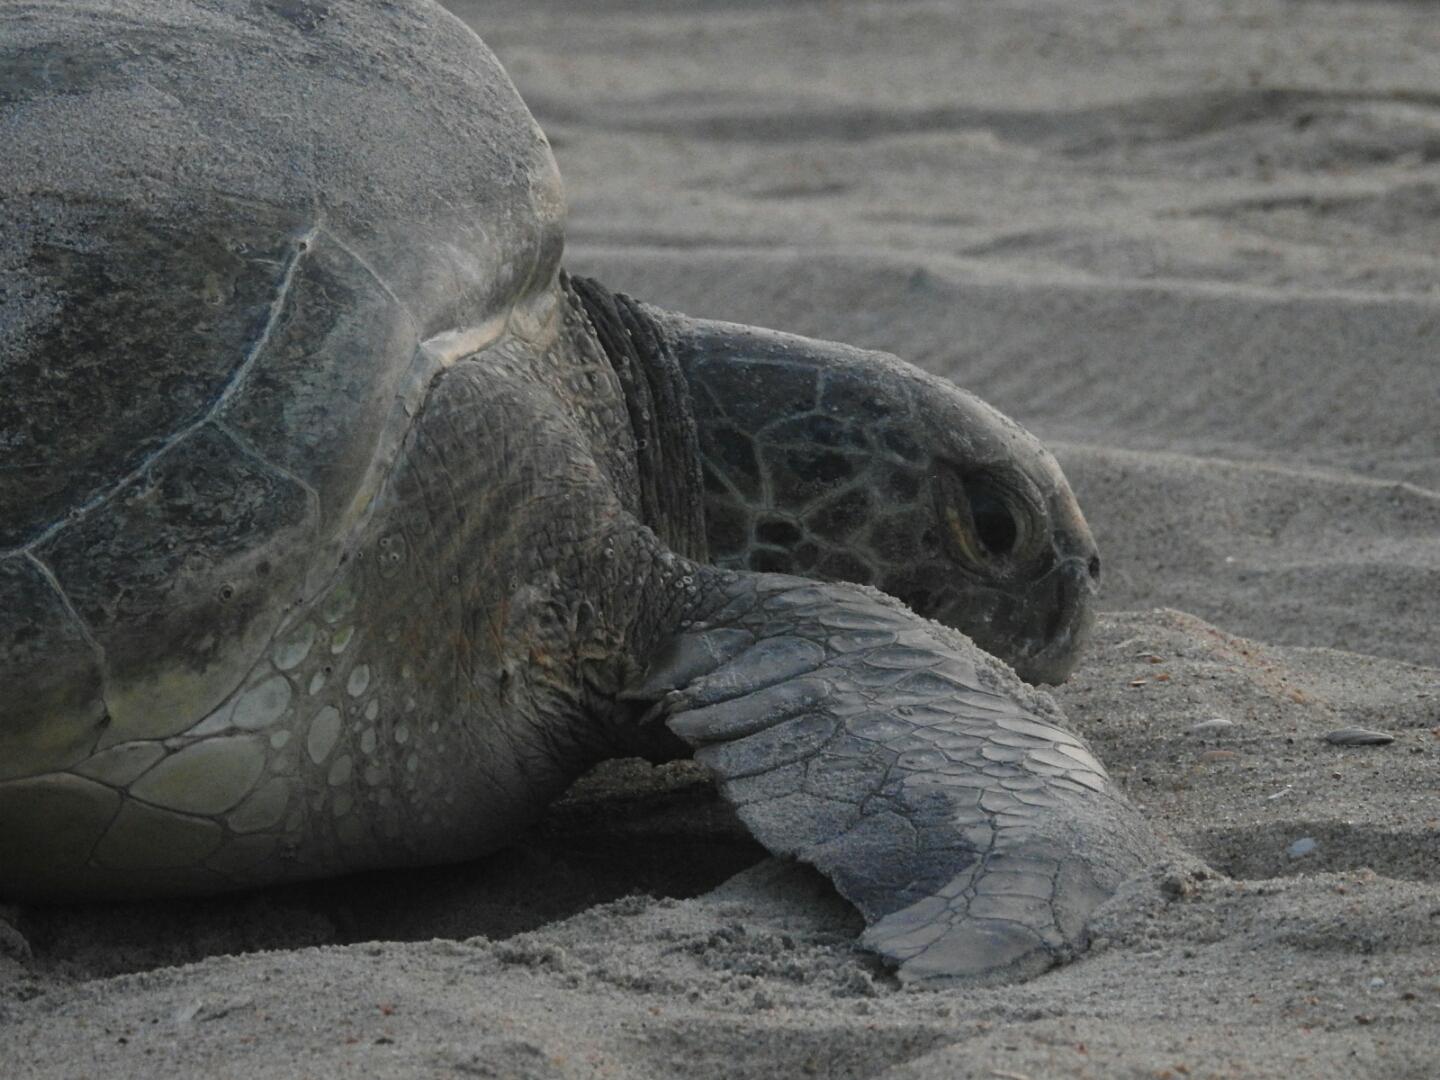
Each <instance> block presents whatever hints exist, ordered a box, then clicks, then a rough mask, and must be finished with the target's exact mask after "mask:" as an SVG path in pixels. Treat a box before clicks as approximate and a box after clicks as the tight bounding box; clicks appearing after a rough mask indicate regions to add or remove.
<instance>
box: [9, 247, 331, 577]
mask: <svg viewBox="0 0 1440 1080" xmlns="http://www.w3.org/2000/svg"><path fill="white" fill-rule="evenodd" d="M319 229H320V226H319V223H318V222H317V223H316V224H315V225H313V226H311V228H310V229H309V230H308V231H306V232H305V233H303V234H302V235H301V236H300V237H299V238H298V239H297V240H296V241H295V253H294V254H293V255H292V256H291V258H290V261H289V263H288V265H287V266H286V267H285V274H284V276H283V277H282V278H281V279H280V284H279V286H278V287H277V288H276V290H275V298H274V299H273V300H272V301H271V302H270V315H269V317H268V318H267V319H266V320H265V327H264V329H262V330H261V331H260V336H259V337H257V338H256V339H255V344H254V345H252V346H251V347H250V349H249V351H248V352H246V354H245V357H244V359H242V360H241V361H240V363H239V364H238V365H237V366H236V368H235V371H234V372H233V373H232V374H231V376H230V379H229V380H228V381H227V382H226V384H225V386H224V388H223V389H221V391H220V393H219V394H218V395H217V396H216V398H215V400H214V401H213V402H212V403H211V404H210V407H209V408H208V409H206V410H205V412H204V413H203V414H202V415H201V416H199V417H198V418H196V419H195V420H192V421H191V422H190V423H188V424H186V425H185V426H184V427H182V428H181V429H180V430H179V431H177V432H175V434H173V435H171V436H170V438H168V439H166V440H165V442H164V443H162V444H161V445H160V446H159V447H157V448H156V449H155V450H153V451H151V452H150V453H149V454H147V455H145V457H144V458H143V459H141V461H140V463H139V464H137V465H136V466H135V468H133V469H131V470H130V471H129V472H128V473H126V474H125V475H124V476H122V477H121V478H120V479H119V480H117V481H115V482H114V483H113V484H111V485H110V486H109V487H108V488H106V489H105V490H103V491H100V492H97V493H96V494H95V495H92V496H91V497H90V498H89V499H87V500H86V501H85V502H84V503H82V504H81V505H79V506H77V507H76V508H75V509H73V510H71V511H69V512H68V513H67V514H65V515H64V516H63V517H61V518H59V519H57V520H55V521H52V522H51V523H50V524H49V525H47V526H45V528H43V529H41V530H40V532H39V533H37V534H36V535H35V536H33V537H31V538H30V539H29V540H27V541H26V542H25V543H23V544H20V545H19V546H17V547H14V548H12V549H10V550H9V551H0V558H6V557H8V556H11V555H15V554H20V553H24V554H27V555H28V554H30V553H31V552H33V551H34V550H35V549H36V548H37V547H39V546H40V545H42V544H44V543H45V542H46V541H48V540H50V539H52V538H53V537H55V536H56V535H58V534H59V533H60V532H61V531H62V530H63V529H64V528H65V527H66V526H67V525H69V524H70V523H71V522H75V521H82V520H84V519H85V518H87V517H89V516H90V514H91V513H93V512H94V511H96V510H98V509H100V508H101V507H103V506H105V505H107V504H108V503H109V502H110V501H111V500H112V499H114V498H115V496H116V495H117V494H118V493H119V492H120V491H122V490H123V489H124V488H125V487H127V486H128V485H130V484H132V483H134V482H135V481H136V480H138V479H139V478H140V477H141V476H143V475H144V474H145V473H146V472H147V471H149V470H150V469H151V468H153V467H154V465H155V464H156V463H157V462H158V461H159V460H160V459H161V458H163V457H164V456H165V455H166V454H168V453H169V452H170V451H171V450H173V449H174V448H175V447H177V446H179V445H180V444H181V443H182V442H184V441H185V440H186V439H187V438H189V437H190V436H191V435H193V434H194V433H195V432H197V431H199V430H200V429H201V428H202V427H204V426H205V425H206V424H207V423H209V422H210V420H211V419H212V418H213V417H215V416H216V415H217V414H218V413H219V412H220V411H221V410H222V409H223V408H224V407H225V406H226V405H227V404H228V403H229V401H230V399H231V398H232V397H234V396H235V394H236V393H237V392H238V391H239V389H240V387H241V386H243V385H244V383H245V379H246V376H247V375H249V373H250V370H251V369H252V368H253V367H254V366H255V361H256V360H257V359H259V357H260V354H261V353H262V352H264V351H265V346H266V345H268V344H269V343H270V338H271V336H272V335H273V334H274V331H275V327H276V326H277V325H278V324H279V322H280V316H281V313H282V312H283V311H284V308H285V300H286V298H287V297H288V296H289V295H290V290H291V288H292V286H293V285H294V283H295V276H296V273H297V272H298V271H299V269H300V263H301V260H303V259H304V258H305V253H306V252H307V251H308V250H309V248H310V244H311V243H312V242H313V241H314V239H315V236H316V235H317V233H318V232H319Z"/></svg>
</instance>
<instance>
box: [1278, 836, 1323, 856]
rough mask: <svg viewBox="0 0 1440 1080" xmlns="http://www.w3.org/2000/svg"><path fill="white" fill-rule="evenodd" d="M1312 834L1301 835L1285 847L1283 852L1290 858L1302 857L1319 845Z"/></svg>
mask: <svg viewBox="0 0 1440 1080" xmlns="http://www.w3.org/2000/svg"><path fill="white" fill-rule="evenodd" d="M1319 846H1320V845H1319V843H1317V842H1316V840H1315V838H1314V837H1313V836H1302V837H1301V838H1300V839H1299V840H1296V841H1295V842H1294V843H1293V844H1291V845H1290V846H1289V847H1287V848H1286V849H1285V854H1286V855H1289V856H1290V858H1292V859H1302V858H1304V857H1305V856H1306V855H1309V854H1310V853H1311V852H1313V851H1315V850H1316V849H1317V848H1318V847H1319Z"/></svg>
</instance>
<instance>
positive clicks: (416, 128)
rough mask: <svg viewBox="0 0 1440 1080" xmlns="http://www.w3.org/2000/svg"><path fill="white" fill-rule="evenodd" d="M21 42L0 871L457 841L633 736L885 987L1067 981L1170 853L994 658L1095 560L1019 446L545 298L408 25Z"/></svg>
mask: <svg viewBox="0 0 1440 1080" xmlns="http://www.w3.org/2000/svg"><path fill="white" fill-rule="evenodd" d="M0 21H3V28H4V33H3V41H4V45H3V46H0V145H4V146H5V148H6V151H5V156H6V166H5V172H4V176H3V190H0V454H3V457H0V898H5V899H9V900H35V899H42V900H43V899H46V898H65V897H109V896H137V895H157V894H168V893H182V892H207V891H217V890H224V889H229V888H232V887H239V886H250V885H256V884H263V883H267V882H274V881H280V880H287V879H295V878H303V877H313V876H319V875H330V874H338V873H342V872H346V871H351V870H358V869H361V868H372V867H385V866H402V865H415V864H421V863H431V862H436V861H443V860H456V859H462V858H466V857H469V856H473V855H475V854H477V853H480V852H484V851H486V850H488V849H492V848H494V847H496V846H498V845H500V844H502V843H504V842H505V841H506V840H507V839H508V838H510V837H511V836H513V835H514V830H515V829H516V827H517V825H519V824H522V823H523V822H524V821H526V820H527V819H530V818H532V817H533V816H534V815H535V814H536V813H537V812H538V810H539V809H540V808H542V807H543V806H544V805H545V803H546V801H547V800H549V799H551V798H553V797H554V796H555V795H557V794H558V793H559V792H561V791H562V790H563V789H564V788H565V787H566V785H567V784H568V783H569V782H570V781H571V780H573V779H574V778H575V777H576V776H577V775H579V774H580V773H581V772H582V771H583V770H585V769H586V768H587V767H588V766H589V765H591V764H592V763H594V762H596V761H597V760H599V759H601V758H604V757H606V756H613V755H625V754H635V755H643V756H646V757H649V758H652V759H655V760H664V759H668V758H674V757H676V756H677V755H688V754H693V755H694V756H695V757H696V758H698V759H699V760H700V761H701V762H703V763H704V764H705V765H706V766H708V767H709V769H711V770H712V771H713V773H714V775H715V777H716V778H717V780H718V783H719V786H720V788H721V790H722V791H723V793H724V795H725V797H726V798H727V799H728V800H729V801H730V802H731V803H733V804H734V806H735V807H736V808H737V809H738V813H739V816H740V818H741V819H742V820H743V821H744V822H745V824H746V825H747V827H748V828H749V829H750V830H752V831H753V833H754V835H755V836H756V837H758V838H759V840H760V841H761V842H762V843H763V844H764V845H765V846H766V847H767V848H769V849H770V850H771V851H773V852H776V853H779V854H782V855H789V856H794V857H796V858H798V859H801V860H804V861H806V862H808V863H811V864H813V865H814V866H816V867H818V868H819V869H820V870H821V871H822V872H823V873H825V874H826V875H828V876H829V877H830V878H831V879H832V880H833V881H834V883H835V885H836V887H837V888H838V890H839V891H840V893H841V894H842V895H844V896H845V897H847V898H849V899H850V900H851V901H852V902H854V904H855V905H856V906H857V907H858V908H859V909H860V911H861V912H862V914H863V915H864V917H865V919H866V921H867V924H868V929H867V930H866V932H865V936H864V939H863V941H864V943H865V944H866V945H868V946H869V947H870V948H872V949H874V950H876V951H878V952H879V953H881V954H882V955H884V956H885V957H888V958H890V959H891V960H892V961H893V962H895V963H897V964H898V965H899V968H900V973H901V975H902V976H903V977H905V978H909V979H919V980H926V979H940V980H943V979H958V978H966V977H989V976H997V975H998V976H1012V975H1023V974H1026V973H1030V972H1034V971H1037V970H1040V969H1042V968H1044V967H1047V966H1049V965H1050V964H1052V963H1054V962H1056V961H1057V960H1058V959H1061V958H1063V957H1065V956H1067V955H1070V954H1071V953H1073V952H1074V950H1075V949H1076V948H1078V947H1079V946H1080V945H1081V944H1082V943H1083V939H1084V923H1085V920H1086V917H1087V914H1088V913H1089V912H1090V911H1091V910H1092V909H1093V908H1094V907H1095V905H1096V904H1097V903H1099V902H1100V901H1101V900H1102V899H1103V898H1104V897H1105V896H1107V895H1109V894H1110V893H1111V892H1113V890H1114V889H1115V887H1116V886H1117V883H1118V882H1120V881H1121V880H1122V879H1123V878H1125V877H1126V876H1127V875H1129V874H1131V873H1133V872H1135V871H1137V870H1138V869H1140V868H1142V867H1143V866H1145V865H1146V864H1147V862H1149V861H1150V860H1151V859H1153V857H1154V855H1155V851H1156V848H1155V844H1154V841H1153V840H1152V839H1151V837H1150V834H1149V833H1148V832H1147V831H1146V829H1145V827H1144V825H1143V824H1142V823H1141V822H1140V820H1139V819H1138V816H1137V815H1136V813H1135V811H1134V810H1133V809H1132V808H1131V807H1130V806H1129V805H1128V804H1127V803H1126V802H1125V800H1124V799H1123V797H1121V796H1120V795H1119V794H1118V793H1117V792H1116V791H1115V789H1114V787H1113V786H1112V784H1111V782H1110V780H1108V779H1107V777H1106V775H1105V772H1104V769H1103V768H1102V766H1101V765H1100V763H1099V762H1098V761H1096V759H1095V758H1094V756H1092V754H1091V752H1090V751H1089V750H1088V749H1087V748H1086V746H1085V744H1084V742H1083V741H1082V740H1081V739H1079V738H1077V737H1076V736H1074V735H1072V734H1070V733H1068V732H1067V731H1065V730H1064V729H1063V728H1062V727H1061V726H1060V723H1061V719H1062V718H1061V715H1060V713H1059V711H1058V709H1057V708H1056V706H1055V705H1054V704H1053V703H1052V702H1051V700H1050V699H1049V698H1048V697H1047V696H1045V695H1044V694H1043V693H1040V692H1037V691H1033V690H1031V689H1030V688H1029V687H1027V686H1025V685H1024V684H1023V683H1022V682H1021V681H1020V679H1018V678H1017V677H1016V676H1015V674H1014V673H1012V671H1011V670H1010V668H1009V667H1007V666H1006V663H1008V664H1010V665H1013V666H1014V667H1015V668H1016V669H1017V670H1018V671H1019V672H1020V673H1021V674H1022V675H1026V676H1027V677H1029V678H1031V679H1039V680H1056V679H1061V678H1063V677H1064V676H1065V675H1066V673H1067V672H1068V670H1069V668H1070V666H1071V664H1072V663H1073V662H1074V659H1075V655H1076V652H1077V650H1078V648H1079V646H1080V643H1081V640H1082V639H1083V637H1084V631H1085V628H1086V625H1087V620H1088V619H1089V613H1090V609H1091V602H1092V597H1093V593H1094V587H1095V579H1096V578H1097V577H1098V574H1099V564H1098V561H1097V556H1096V552H1095V545H1094V543H1093V541H1092V540H1091V537H1090V534H1089V532H1088V530H1087V528H1086V525H1085V522H1084V520H1083V518H1082V517H1081V515H1080V512H1079V510H1078V509H1077V507H1076V504H1075V501H1074V498H1073V496H1072V495H1071V492H1070V490H1069V488H1068V487H1067V486H1066V483H1065V481H1064V479H1063V477H1062V476H1061V473H1060V471H1059V469H1058V467H1057V466H1056V464H1055V462H1054V460H1053V459H1052V458H1051V456H1050V455H1049V454H1048V453H1046V452H1045V450H1043V449H1042V448H1041V447H1040V446H1039V444H1037V443H1036V442H1035V440H1034V439H1033V438H1031V436H1029V435H1028V434H1027V433H1026V432H1024V431H1023V430H1022V429H1021V428H1019V427H1018V426H1017V425H1015V424H1014V423H1012V422H1011V421H1009V420H1007V419H1005V418H1004V417H1002V416H1001V415H999V414H998V413H996V412H995V411H993V410H992V409H990V408H989V407H987V406H985V405H984V404H982V403H980V402H979V401H977V400H976V399H975V398H973V397H971V396H970V395H968V394H966V393H964V392H962V391H960V390H958V389H956V388H955V387H954V386H952V385H951V384H950V383H948V382H945V381H943V380H940V379H937V378H934V377H931V376H929V375H926V374H924V373H922V372H920V371H918V370H916V369H914V368H912V367H909V366H907V365H905V364H903V363H901V362H900V361H898V360H896V359H894V358H893V357H890V356H887V355H882V354H877V353H873V352H863V351H860V350H857V349H852V348H848V347H845V346H842V345H834V344H828V343H824V342H818V341H811V340H806V339H803V338H799V337H793V336H787V335H784V334H779V333H772V332H769V331H765V330H757V329H753V328H749V327H743V326H737V325H727V324H721V323H715V322H706V321H702V320H693V319H689V318H686V317H684V316H682V315H677V314H673V313H669V312H665V311H661V310H658V309H656V308H653V307H649V306H646V305H644V304H641V303H637V302H635V301H633V300H630V299H628V298H626V297H623V296H620V295H616V294H613V293H611V292H609V291H607V290H606V289H605V288H604V287H602V286H600V285H599V284H596V283H594V282H592V281H588V280H583V279H579V278H570V277H567V275H566V274H565V273H564V272H563V271H562V270H561V267H560V255H561V246H562V243H561V242H562V221H563V199H562V194H561V188H560V181H559V177H558V175H557V172H556V167H555V162H554V160H553V158H552V156H551V153H550V149H549V147H548V145H547V143H546V141H545V138H544V137H543V135H542V134H541V132H540V130H539V128H538V127H537V126H536V124H535V121H534V120H533V119H532V118H531V116H530V114H529V113H528V111H527V110H526V108H525V106H524V105H523V103H522V102H521V100H520V98H519V96H518V95H517V93H516V91H515V89H514V87H513V86H512V85H511V83H510V81H509V79H508V78H507V77H506V75H505V74H504V72H503V71H502V69H501V68H500V66H499V64H498V63H497V61H496V60H495V58H494V57H493V56H492V55H491V53H490V52H489V51H488V50H487V49H486V48H485V47H484V46H483V45H482V44H481V42H480V41H479V39H478V38H476V37H475V36H474V35H473V34H472V33H471V32H470V31H469V30H468V29H467V28H465V27H464V26H463V25H462V24H461V23H460V22H459V21H457V20H456V19H455V18H453V17H451V16H450V15H449V14H447V13H446V12H445V11H444V10H442V9H441V8H439V7H438V6H436V5H434V4H431V3H426V2H422V0H403V2H400V0H396V2H391V3H385V4H374V3H367V2H361V0H325V2H324V3H320V2H311V0H205V2H200V0H195V2H193V3H180V2H177V3H171V4H163V5H161V4H153V3H151V2H150V0H73V2H68V3H65V4H50V3H39V4H21V5H7V6H6V7H5V9H4V11H3V13H0ZM778 571H785V573H781V572H778ZM792 575H802V576H792ZM847 579H848V580H849V581H851V582H862V583H871V584H872V585H873V586H876V587H868V586H866V585H863V584H862V585H856V584H844V583H841V582H842V581H843V580H847ZM877 587H878V588H877ZM882 589H883V590H884V591H885V592H884V593H882V592H881V591H880V590H882ZM886 594H889V595H886ZM902 601H903V603H902ZM907 604H908V605H909V606H908V607H907V606H906V605H907ZM925 616H931V617H933V618H935V619H938V620H940V621H939V622H934V621H930V619H929V618H926V617H925ZM942 623H943V624H945V625H941V624H942ZM962 632H963V633H962ZM967 634H968V635H969V637H966V636H965V635H967ZM972 639H973V643H972ZM977 643H978V645H979V646H980V648H977ZM981 648H983V649H985V650H988V651H989V653H993V654H995V656H998V657H999V658H1000V660H997V659H993V658H992V657H991V656H990V655H988V654H987V653H986V652H982V651H981ZM1001 660H1003V661H1005V662H1006V663H1002V662H1001Z"/></svg>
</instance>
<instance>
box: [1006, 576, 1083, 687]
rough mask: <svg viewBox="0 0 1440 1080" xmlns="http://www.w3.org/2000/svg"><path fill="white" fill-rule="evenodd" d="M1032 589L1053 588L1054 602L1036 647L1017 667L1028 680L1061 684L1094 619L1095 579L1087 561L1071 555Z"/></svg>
mask: <svg viewBox="0 0 1440 1080" xmlns="http://www.w3.org/2000/svg"><path fill="white" fill-rule="evenodd" d="M1033 589H1034V590H1035V591H1039V592H1041V593H1045V592H1049V591H1050V590H1052V589H1053V590H1054V593H1053V595H1054V596H1055V603H1054V604H1053V606H1052V607H1051V609H1050V612H1049V614H1048V615H1047V616H1046V618H1045V625H1044V628H1043V630H1042V632H1041V634H1040V635H1039V636H1038V638H1036V639H1033V640H1034V642H1035V644H1034V646H1033V647H1032V648H1029V649H1026V650H1024V651H1023V652H1022V654H1021V663H1018V664H1016V670H1017V671H1019V672H1020V673H1021V675H1022V676H1023V677H1024V678H1026V679H1027V680H1028V681H1035V682H1045V683H1048V684H1050V685H1059V684H1060V683H1062V682H1064V681H1065V680H1066V679H1067V678H1069V676H1070V672H1071V670H1072V669H1073V668H1074V666H1075V663H1076V661H1077V660H1078V659H1079V651H1080V646H1081V645H1083V644H1084V640H1085V638H1086V636H1087V635H1088V631H1089V628H1090V623H1091V622H1092V621H1093V618H1094V616H1093V611H1092V608H1091V604H1090V601H1091V600H1092V599H1093V597H1094V595H1095V592H1096V589H1095V585H1094V581H1093V579H1092V577H1091V576H1090V568H1089V565H1088V564H1087V563H1086V561H1085V560H1084V559H1080V558H1077V557H1070V558H1066V559H1064V560H1062V561H1061V562H1060V563H1059V564H1058V565H1057V566H1056V567H1055V568H1054V569H1052V570H1051V571H1050V572H1049V573H1047V574H1045V575H1044V576H1043V577H1041V578H1038V579H1037V580H1036V582H1035V585H1034V586H1033Z"/></svg>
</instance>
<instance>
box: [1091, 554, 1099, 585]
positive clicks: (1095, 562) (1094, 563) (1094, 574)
mask: <svg viewBox="0 0 1440 1080" xmlns="http://www.w3.org/2000/svg"><path fill="white" fill-rule="evenodd" d="M1089 570H1090V577H1091V579H1092V580H1094V581H1099V580H1100V556H1099V555H1091V556H1090V566H1089Z"/></svg>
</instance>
